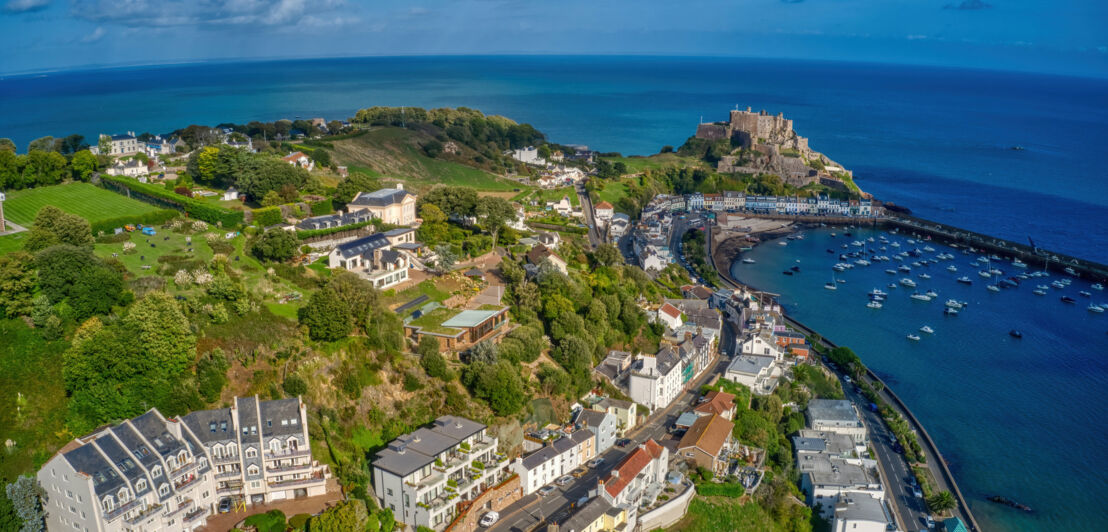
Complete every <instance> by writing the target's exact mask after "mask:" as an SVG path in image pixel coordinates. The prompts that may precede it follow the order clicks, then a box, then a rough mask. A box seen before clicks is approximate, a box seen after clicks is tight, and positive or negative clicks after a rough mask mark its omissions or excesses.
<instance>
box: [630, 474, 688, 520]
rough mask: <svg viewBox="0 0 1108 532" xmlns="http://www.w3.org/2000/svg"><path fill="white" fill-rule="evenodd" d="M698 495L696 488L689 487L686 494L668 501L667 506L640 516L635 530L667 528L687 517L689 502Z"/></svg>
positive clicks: (664, 505)
mask: <svg viewBox="0 0 1108 532" xmlns="http://www.w3.org/2000/svg"><path fill="white" fill-rule="evenodd" d="M693 495H696V486H693V485H689V486H688V487H687V489H685V492H684V493H682V494H680V495H678V496H676V497H674V498H672V499H670V500H668V501H666V503H665V504H663V505H661V506H659V507H657V508H655V509H653V510H651V511H649V512H647V513H645V514H641V515H639V521H638V524H637V525H636V526H635V530H638V531H646V530H655V529H658V528H666V527H669V526H671V525H673V524H674V523H676V522H678V521H680V520H681V519H682V518H684V517H685V512H687V511H688V509H689V501H691V500H692V498H693Z"/></svg>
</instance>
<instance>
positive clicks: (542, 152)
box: [539, 144, 552, 160]
mask: <svg viewBox="0 0 1108 532" xmlns="http://www.w3.org/2000/svg"><path fill="white" fill-rule="evenodd" d="M551 153H552V152H551V151H550V145H549V144H543V145H542V146H539V157H542V158H543V159H544V160H550V154H551Z"/></svg>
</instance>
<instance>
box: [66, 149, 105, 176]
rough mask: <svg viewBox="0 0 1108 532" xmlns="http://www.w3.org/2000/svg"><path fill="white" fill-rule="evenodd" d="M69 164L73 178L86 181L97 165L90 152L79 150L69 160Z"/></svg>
mask: <svg viewBox="0 0 1108 532" xmlns="http://www.w3.org/2000/svg"><path fill="white" fill-rule="evenodd" d="M69 166H70V168H71V170H72V172H73V178H74V179H79V180H81V181H88V180H89V177H90V176H92V173H93V172H95V171H96V170H97V168H98V167H99V164H98V162H97V160H96V156H95V155H93V154H92V152H90V151H88V150H81V151H79V152H77V153H75V154H74V155H73V160H71V161H70V162H69Z"/></svg>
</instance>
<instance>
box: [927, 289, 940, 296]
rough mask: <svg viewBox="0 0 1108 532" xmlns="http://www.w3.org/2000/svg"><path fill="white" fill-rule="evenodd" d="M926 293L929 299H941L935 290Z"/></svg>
mask: <svg viewBox="0 0 1108 532" xmlns="http://www.w3.org/2000/svg"><path fill="white" fill-rule="evenodd" d="M924 293H925V294H927V297H931V298H935V297H939V293H938V292H936V291H934V290H928V291H926V292H924Z"/></svg>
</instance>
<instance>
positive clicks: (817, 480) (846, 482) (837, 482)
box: [797, 454, 877, 487]
mask: <svg viewBox="0 0 1108 532" xmlns="http://www.w3.org/2000/svg"><path fill="white" fill-rule="evenodd" d="M797 467H798V469H800V472H801V473H802V474H806V475H808V476H809V478H810V479H811V481H812V484H814V485H821V486H840V487H852V486H853V487H863V486H869V485H873V484H877V480H876V479H875V478H873V477H872V476H870V475H869V473H867V472H866V470H865V469H863V468H862V466H860V465H854V464H851V463H848V462H847V461H846V460H843V459H841V458H831V457H828V456H827V455H825V454H806V455H803V456H801V457H799V459H798V460H797Z"/></svg>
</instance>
